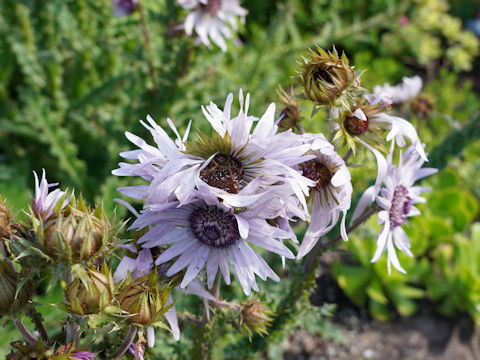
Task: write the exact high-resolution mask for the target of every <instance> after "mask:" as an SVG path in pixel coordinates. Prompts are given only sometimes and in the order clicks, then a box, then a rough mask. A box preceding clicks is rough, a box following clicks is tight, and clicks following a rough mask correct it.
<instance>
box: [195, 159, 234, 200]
mask: <svg viewBox="0 0 480 360" xmlns="http://www.w3.org/2000/svg"><path fill="white" fill-rule="evenodd" d="M242 176H243V165H242V163H241V162H240V161H239V160H237V159H236V158H234V157H233V156H232V155H229V154H217V155H215V157H214V158H213V159H212V161H210V163H209V164H208V165H207V166H206V167H205V168H204V169H203V170H201V171H200V179H202V180H203V181H205V182H206V183H207V184H208V185H210V186H213V187H216V188H218V189H222V190H225V191H226V192H228V193H230V194H237V193H238V192H239V191H240V190H241V189H242V187H243V181H242Z"/></svg>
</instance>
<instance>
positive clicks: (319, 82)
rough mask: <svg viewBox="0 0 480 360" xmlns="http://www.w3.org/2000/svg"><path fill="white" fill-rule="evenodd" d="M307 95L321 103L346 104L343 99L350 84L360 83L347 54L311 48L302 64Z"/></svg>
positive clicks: (334, 50)
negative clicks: (339, 54) (340, 54)
mask: <svg viewBox="0 0 480 360" xmlns="http://www.w3.org/2000/svg"><path fill="white" fill-rule="evenodd" d="M300 67H301V78H302V83H303V88H304V90H305V95H306V96H307V98H309V99H310V100H312V101H314V102H316V103H317V104H319V105H329V104H341V105H343V106H342V107H344V106H345V104H346V101H345V100H346V99H341V98H342V95H345V94H346V92H347V90H348V89H349V88H350V86H352V85H355V86H358V85H359V79H358V76H357V75H356V74H355V71H354V70H353V68H352V67H350V65H349V61H348V58H347V57H346V56H345V54H342V56H341V57H339V56H338V53H337V50H336V49H335V48H334V49H333V51H328V52H327V51H325V50H323V49H322V48H316V49H315V50H310V53H309V56H308V58H306V59H304V61H303V62H302V63H301V64H300Z"/></svg>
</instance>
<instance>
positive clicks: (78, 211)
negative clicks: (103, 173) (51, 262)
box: [36, 198, 112, 262]
mask: <svg viewBox="0 0 480 360" xmlns="http://www.w3.org/2000/svg"><path fill="white" fill-rule="evenodd" d="M111 230H112V227H111V224H110V223H109V221H108V219H107V217H106V215H105V212H104V211H103V209H102V208H100V207H99V208H96V209H95V210H91V209H89V208H87V207H86V205H85V203H84V201H83V199H82V198H79V199H78V200H77V201H72V202H71V203H70V204H68V206H67V207H66V208H65V209H63V210H61V211H58V212H56V213H53V214H52V215H51V216H50V217H49V218H48V220H47V221H46V222H45V223H44V224H43V226H40V227H38V228H37V231H36V239H37V241H38V242H39V243H40V245H42V247H43V249H44V251H45V253H46V254H47V255H49V256H50V257H52V258H53V259H55V260H64V261H71V262H79V261H82V260H88V259H91V258H93V257H95V255H97V253H98V252H99V250H100V249H101V248H102V247H104V246H105V245H108V244H109V243H110V241H111V238H112V231H111Z"/></svg>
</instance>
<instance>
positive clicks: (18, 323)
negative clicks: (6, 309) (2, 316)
mask: <svg viewBox="0 0 480 360" xmlns="http://www.w3.org/2000/svg"><path fill="white" fill-rule="evenodd" d="M12 321H13V323H14V324H15V326H16V327H17V329H18V331H20V334H22V336H23V338H24V339H25V340H26V341H28V342H29V343H30V344H32V345H33V344H35V343H36V342H37V338H36V337H35V336H33V334H32V333H31V332H30V331H29V330H28V329H27V328H26V327H25V324H24V323H23V322H22V321H21V320H18V319H16V318H15V317H13V316H12Z"/></svg>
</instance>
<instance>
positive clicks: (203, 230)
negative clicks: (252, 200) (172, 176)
mask: <svg viewBox="0 0 480 360" xmlns="http://www.w3.org/2000/svg"><path fill="white" fill-rule="evenodd" d="M274 200H275V199H272V200H271V201H274ZM269 211H270V209H269V204H268V201H266V202H264V203H260V204H259V205H258V207H257V208H246V209H245V210H244V211H241V212H239V213H237V212H234V211H233V210H232V209H229V208H227V207H225V206H224V205H223V204H222V203H220V202H218V200H217V199H216V198H211V199H209V202H208V203H207V202H205V201H204V200H193V201H191V202H190V203H188V204H185V205H183V206H180V207H179V203H178V202H172V203H170V204H168V205H166V206H163V208H156V207H154V206H152V207H150V208H149V207H147V208H146V209H145V210H144V211H143V212H142V214H141V215H140V217H139V218H138V219H137V220H136V221H135V222H134V224H133V227H135V228H137V229H140V228H144V227H146V226H151V227H150V230H149V231H148V232H147V233H146V234H145V235H144V236H142V237H141V238H140V239H139V242H140V243H143V246H144V247H147V248H153V247H157V246H165V245H169V244H172V245H171V246H170V247H169V248H168V249H167V250H165V251H164V252H162V253H161V254H160V256H159V257H158V258H157V260H156V264H157V265H159V264H163V263H166V262H169V261H171V260H173V259H176V260H175V261H174V262H173V263H172V264H171V266H170V267H169V269H168V271H167V273H166V275H167V276H172V275H174V274H177V273H178V272H180V271H181V270H183V269H185V268H186V272H185V275H184V276H183V279H182V282H181V284H180V287H181V288H185V287H186V286H187V285H188V284H189V283H190V282H191V281H192V280H193V279H195V278H196V277H197V275H198V274H199V273H200V271H201V270H202V269H203V268H204V267H205V268H206V273H207V284H208V286H209V287H212V285H213V282H214V280H215V278H216V275H217V272H218V270H219V269H220V272H221V273H222V275H223V278H224V280H225V282H226V283H227V284H230V270H229V264H231V265H232V267H233V270H234V273H235V275H236V277H237V279H238V280H239V281H240V284H241V285H242V288H243V290H244V292H245V294H247V295H248V294H250V291H251V289H252V288H253V289H254V290H256V291H258V286H257V283H256V281H255V275H258V276H259V277H260V278H262V279H263V280H266V278H267V277H269V278H271V279H273V280H275V281H279V280H280V279H279V277H278V276H277V275H276V274H275V273H274V272H273V271H272V269H271V268H270V267H269V266H268V265H267V263H266V262H265V260H264V259H263V258H262V257H261V256H260V255H258V254H257V253H256V252H255V251H254V250H253V249H252V248H251V247H250V245H249V243H250V244H253V245H256V246H259V247H262V248H264V249H266V250H269V251H271V252H275V253H277V254H279V255H281V256H285V257H287V258H290V259H291V258H293V257H294V256H293V254H292V252H291V251H290V250H289V249H288V248H287V247H286V246H285V245H283V243H282V242H281V240H282V239H286V238H291V236H292V235H291V233H290V232H288V231H285V230H282V229H280V228H278V227H275V226H272V225H270V224H269V223H268V222H267V221H266V217H265V215H266V214H268V213H269Z"/></svg>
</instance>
